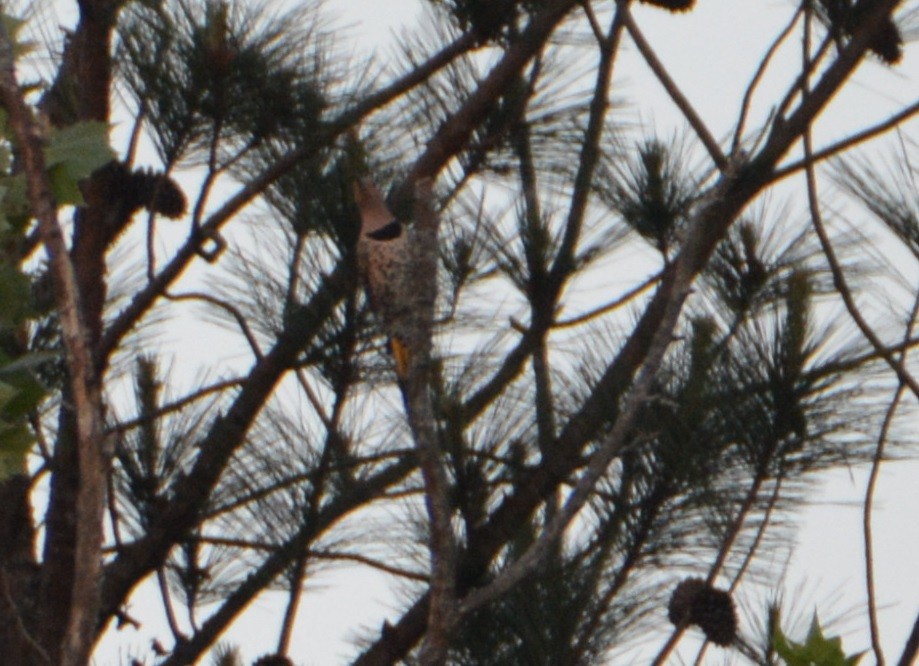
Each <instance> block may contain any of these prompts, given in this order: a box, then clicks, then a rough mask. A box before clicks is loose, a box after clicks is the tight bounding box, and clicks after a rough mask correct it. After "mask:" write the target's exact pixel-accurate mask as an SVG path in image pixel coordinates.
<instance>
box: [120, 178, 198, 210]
mask: <svg viewBox="0 0 919 666" xmlns="http://www.w3.org/2000/svg"><path fill="white" fill-rule="evenodd" d="M131 189H132V193H133V194H134V198H133V200H134V201H136V202H137V203H138V204H139V205H141V206H143V207H144V208H146V209H147V210H149V211H153V212H154V213H159V214H160V215H165V216H166V217H168V218H171V219H176V218H179V217H182V215H184V214H185V205H186V202H185V193H184V192H182V189H181V188H180V187H179V186H178V184H177V183H176V182H175V181H174V180H173V179H172V178H170V177H169V176H167V175H166V174H164V173H158V172H155V171H153V170H152V169H137V170H136V171H134V172H133V173H132V174H131Z"/></svg>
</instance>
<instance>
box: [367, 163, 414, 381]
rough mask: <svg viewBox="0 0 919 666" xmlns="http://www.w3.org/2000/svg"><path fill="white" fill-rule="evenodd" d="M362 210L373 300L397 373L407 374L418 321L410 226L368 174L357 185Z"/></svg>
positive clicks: (369, 294) (372, 306) (368, 276)
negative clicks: (415, 308) (413, 288)
mask: <svg viewBox="0 0 919 666" xmlns="http://www.w3.org/2000/svg"><path fill="white" fill-rule="evenodd" d="M354 200H355V202H356V203H357V206H358V209H359V210H360V214H361V231H360V236H359V237H358V241H357V261H358V268H359V270H360V273H361V279H362V280H363V282H364V287H365V288H366V290H367V295H368V297H369V298H370V306H371V308H373V310H374V312H375V313H376V314H377V316H378V317H379V318H380V320H381V323H382V325H383V329H384V332H385V333H386V335H387V336H388V337H389V346H390V350H391V351H392V355H393V359H394V360H395V363H396V374H397V375H398V376H399V378H400V379H405V378H406V377H407V373H408V368H409V363H410V359H411V356H410V354H411V346H412V341H413V340H414V339H415V338H416V337H417V335H418V322H417V321H416V318H417V317H416V316H415V313H414V312H413V310H414V303H415V300H414V299H413V297H412V276H411V262H412V253H411V248H410V245H409V243H410V241H409V230H408V229H406V228H405V226H404V225H403V224H402V223H401V222H400V221H399V220H397V219H396V217H395V216H394V215H393V214H392V212H391V211H390V210H389V207H388V206H387V205H386V201H385V200H384V198H383V193H382V192H380V190H379V189H378V188H377V186H376V185H374V184H373V182H372V181H370V180H369V179H362V180H360V181H358V182H357V183H355V185H354Z"/></svg>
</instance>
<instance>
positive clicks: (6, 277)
mask: <svg viewBox="0 0 919 666" xmlns="http://www.w3.org/2000/svg"><path fill="white" fill-rule="evenodd" d="M31 301H32V288H31V283H30V281H29V278H28V277H26V276H25V275H23V274H22V272H20V271H19V269H18V268H17V267H16V266H12V265H10V264H8V263H6V262H3V261H0V330H2V329H4V328H7V329H8V328H11V327H13V326H16V325H17V324H20V323H22V321H23V320H25V319H26V318H27V317H28V316H29V315H30V314H32V308H31Z"/></svg>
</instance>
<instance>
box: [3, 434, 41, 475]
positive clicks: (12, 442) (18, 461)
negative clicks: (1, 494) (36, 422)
mask: <svg viewBox="0 0 919 666" xmlns="http://www.w3.org/2000/svg"><path fill="white" fill-rule="evenodd" d="M33 442H34V438H33V437H32V433H31V432H30V431H29V429H28V428H27V427H26V426H25V425H23V424H7V423H3V422H2V421H0V480H3V479H5V478H7V477H10V476H12V475H13V474H19V473H21V472H22V471H23V469H24V468H25V458H26V455H28V453H29V449H30V448H31V447H32V444H33Z"/></svg>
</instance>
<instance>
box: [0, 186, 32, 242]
mask: <svg viewBox="0 0 919 666" xmlns="http://www.w3.org/2000/svg"><path fill="white" fill-rule="evenodd" d="M0 184H2V187H3V194H2V196H0V221H5V222H6V224H7V227H6V228H3V227H0V233H8V232H10V231H11V232H13V233H19V232H21V231H22V230H23V229H24V228H25V226H26V224H27V223H28V222H29V219H30V218H31V214H30V212H29V199H28V196H27V194H26V181H25V176H23V174H21V173H20V174H16V175H15V176H0Z"/></svg>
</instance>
